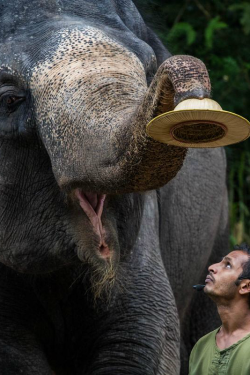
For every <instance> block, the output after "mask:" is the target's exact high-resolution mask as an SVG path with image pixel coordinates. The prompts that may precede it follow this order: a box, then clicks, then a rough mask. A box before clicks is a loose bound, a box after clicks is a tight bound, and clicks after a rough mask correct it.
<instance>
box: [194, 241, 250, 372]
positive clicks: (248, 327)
mask: <svg viewBox="0 0 250 375" xmlns="http://www.w3.org/2000/svg"><path fill="white" fill-rule="evenodd" d="M208 271H209V274H208V275H207V277H206V280H205V284H206V286H205V288H204V292H205V293H206V294H207V295H208V296H209V297H210V298H211V299H212V300H213V301H214V302H215V303H216V305H217V309H218V313H219V315H220V318H221V321H222V325H221V327H220V328H217V329H216V330H215V331H213V332H210V333H209V334H207V335H206V336H204V337H202V338H201V339H200V340H199V341H198V342H197V343H196V345H195V346H194V348H193V350H192V353H191V356H190V361H189V375H222V374H223V375H249V374H250V247H249V246H247V245H246V244H242V245H240V246H235V248H234V251H232V252H231V253H229V254H228V255H227V256H225V257H224V258H223V259H222V261H221V262H219V263H216V264H213V265H212V266H210V267H209V268H208Z"/></svg>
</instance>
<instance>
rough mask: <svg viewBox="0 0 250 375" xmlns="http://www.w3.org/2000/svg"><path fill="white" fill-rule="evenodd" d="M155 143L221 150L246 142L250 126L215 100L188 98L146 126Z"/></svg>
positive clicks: (249, 134) (249, 133) (242, 118)
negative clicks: (221, 148) (222, 147)
mask: <svg viewBox="0 0 250 375" xmlns="http://www.w3.org/2000/svg"><path fill="white" fill-rule="evenodd" d="M146 131H147V134H148V135H149V136H150V137H152V138H154V139H155V140H157V141H159V142H162V143H168V144H169V145H174V146H181V147H221V146H227V145H231V144H233V143H238V142H241V141H244V140H245V139H247V138H248V137H249V136H250V123H249V121H247V120H246V119H245V118H244V117H241V116H239V115H236V114H235V113H232V112H227V111H223V110H222V108H221V106H220V105H219V104H218V103H217V102H215V101H214V100H212V99H207V98H206V99H187V100H184V101H182V102H181V103H179V104H178V105H177V106H176V107H175V109H174V110H173V111H171V112H166V113H163V114H161V115H160V116H157V117H155V118H154V119H153V120H151V121H150V122H149V123H148V125H147V129H146Z"/></svg>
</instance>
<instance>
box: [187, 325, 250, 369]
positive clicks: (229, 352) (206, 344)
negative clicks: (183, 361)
mask: <svg viewBox="0 0 250 375" xmlns="http://www.w3.org/2000/svg"><path fill="white" fill-rule="evenodd" d="M218 331H219V329H216V330H215V331H212V332H210V333H208V334H207V335H206V336H203V337H202V338H201V339H200V340H199V341H198V342H197V343H196V344H195V346H194V347H193V350H192V352H191V355H190V359H189V375H250V334H248V335H247V336H245V337H243V339H241V340H239V341H238V342H236V343H235V344H233V345H231V346H229V347H228V348H226V349H223V350H219V348H218V347H217V345H216V341H215V336H216V333H217V332H218Z"/></svg>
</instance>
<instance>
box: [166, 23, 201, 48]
mask: <svg viewBox="0 0 250 375" xmlns="http://www.w3.org/2000/svg"><path fill="white" fill-rule="evenodd" d="M182 34H184V35H185V36H186V43H187V45H188V46H191V44H193V42H194V41H195V38H196V32H195V31H194V29H193V27H192V26H191V25H190V24H189V23H187V22H179V23H176V24H175V25H174V26H173V27H172V29H171V30H170V32H169V33H168V35H167V41H168V42H170V43H173V41H176V40H178V37H179V36H180V35H182Z"/></svg>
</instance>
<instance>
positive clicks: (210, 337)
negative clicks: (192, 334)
mask: <svg viewBox="0 0 250 375" xmlns="http://www.w3.org/2000/svg"><path fill="white" fill-rule="evenodd" d="M218 330H219V328H216V329H215V330H214V331H212V332H209V333H207V334H206V335H205V336H202V337H201V338H200V339H199V340H198V341H197V343H196V344H195V346H194V347H193V351H194V350H197V349H198V348H201V347H204V346H206V345H207V344H212V345H214V344H215V336H216V333H217V332H218Z"/></svg>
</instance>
